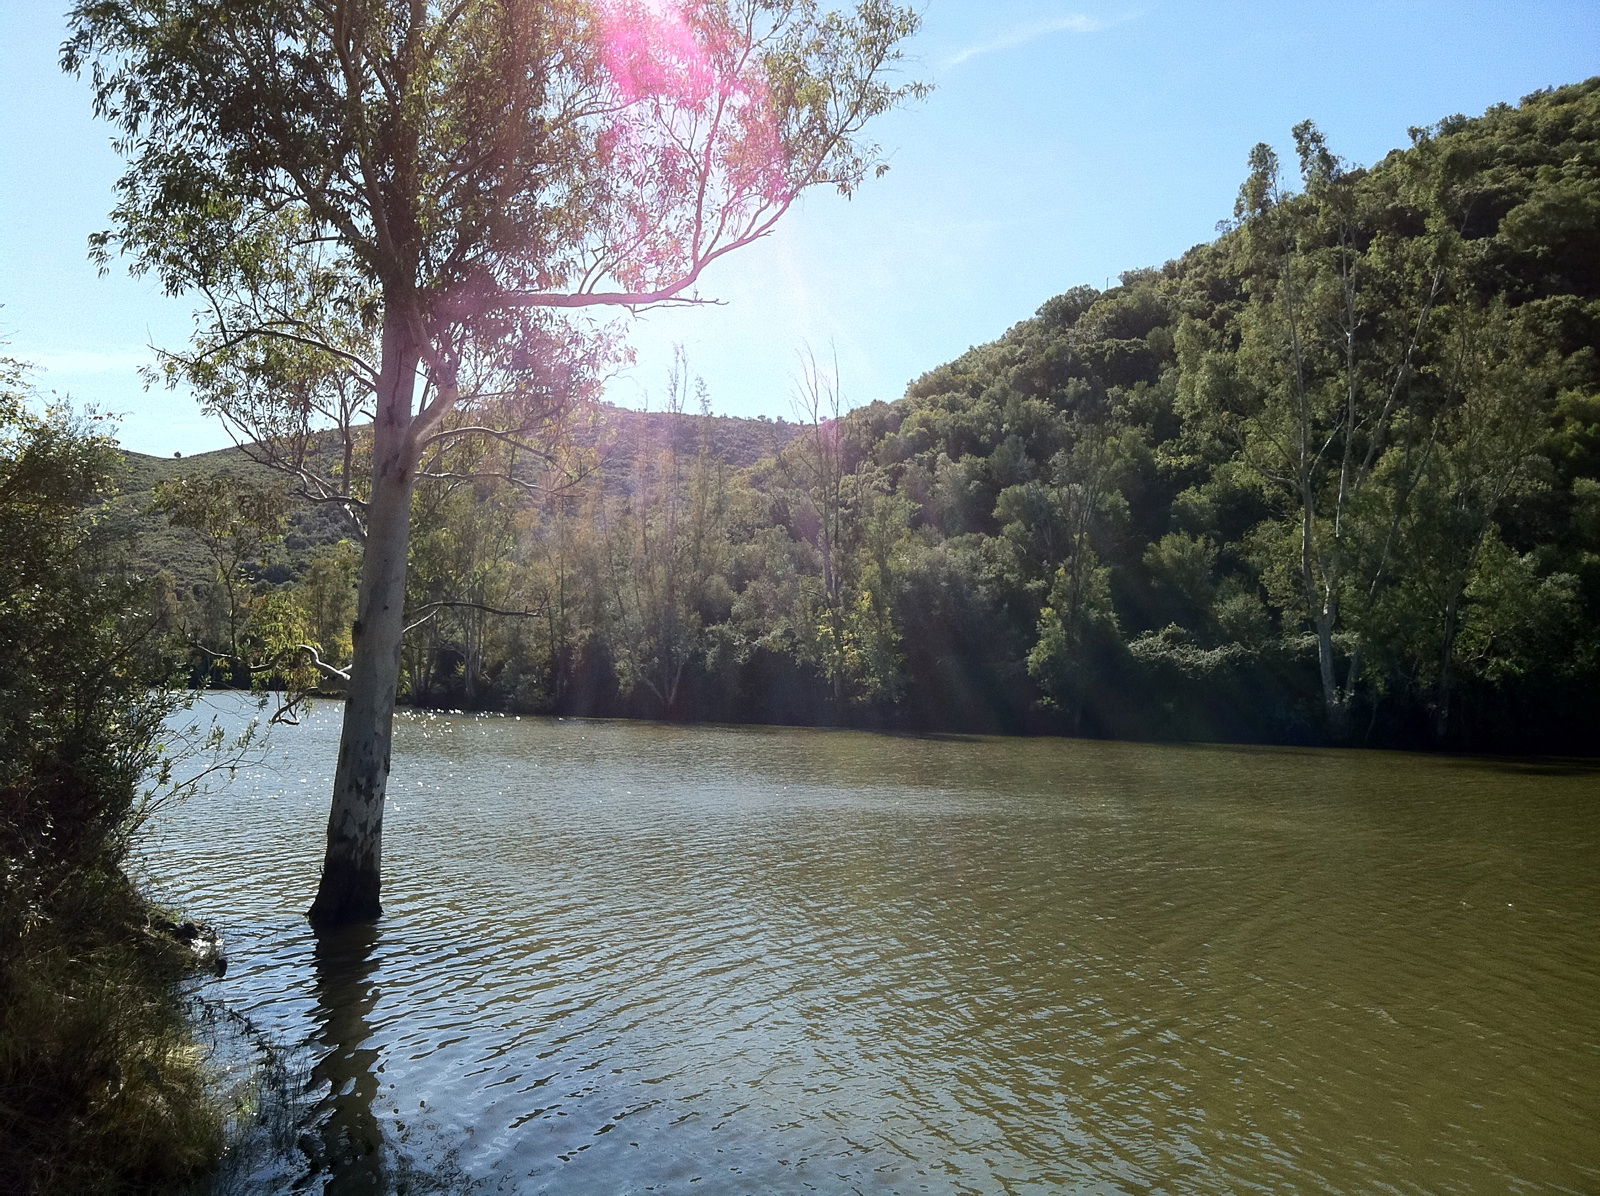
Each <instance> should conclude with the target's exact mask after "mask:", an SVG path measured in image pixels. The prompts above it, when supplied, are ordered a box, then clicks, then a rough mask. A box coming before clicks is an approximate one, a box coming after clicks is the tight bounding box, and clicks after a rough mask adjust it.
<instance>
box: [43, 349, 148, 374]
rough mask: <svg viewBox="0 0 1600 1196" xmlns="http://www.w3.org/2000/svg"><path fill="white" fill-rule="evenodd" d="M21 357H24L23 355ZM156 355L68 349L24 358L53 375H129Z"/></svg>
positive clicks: (146, 351)
mask: <svg viewBox="0 0 1600 1196" xmlns="http://www.w3.org/2000/svg"><path fill="white" fill-rule="evenodd" d="M18 356H21V355H20V354H19V355H18ZM153 356H154V354H152V353H151V352H150V351H149V350H148V349H145V350H143V351H132V350H128V351H106V350H103V349H81V350H68V351H67V352H64V353H34V354H32V355H31V356H26V357H24V360H26V361H27V362H28V363H29V364H31V365H33V366H36V367H37V368H38V369H40V370H43V371H45V372H48V373H52V374H57V373H59V374H126V373H132V372H133V371H135V370H137V369H139V368H140V367H141V366H146V365H149V364H150V361H151V359H152V357H153Z"/></svg>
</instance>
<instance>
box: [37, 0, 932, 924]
mask: <svg viewBox="0 0 1600 1196" xmlns="http://www.w3.org/2000/svg"><path fill="white" fill-rule="evenodd" d="M71 21H72V35H71V38H70V40H69V42H68V44H67V46H66V48H65V51H64V55H63V65H64V66H65V67H66V68H67V69H68V70H72V71H81V72H88V74H89V76H90V78H91V80H92V83H93V87H94V96H95V106H96V110H97V111H98V112H99V114H100V115H102V116H103V117H105V118H106V119H108V120H110V121H111V122H113V123H114V124H115V125H117V126H118V127H119V129H120V131H121V134H122V139H121V141H120V146H121V149H122V151H123V153H124V154H125V155H126V157H127V159H128V169H127V172H126V173H125V174H124V176H123V177H122V179H121V181H120V183H119V184H118V187H119V193H118V203H117V207H116V209H115V210H114V212H113V214H112V228H111V229H110V231H108V232H106V233H104V234H101V235H100V236H99V237H97V238H96V239H95V241H94V245H95V248H96V249H97V250H98V251H99V252H100V253H101V254H103V255H106V256H107V257H109V256H110V255H111V254H113V253H121V254H124V255H127V256H128V257H129V258H130V259H131V260H132V263H133V265H134V268H135V269H137V270H149V271H154V272H155V273H156V274H157V275H158V276H159V277H160V278H161V280H162V281H163V282H164V284H165V285H166V287H167V288H168V290H170V291H172V292H174V293H195V294H198V295H199V296H201V297H202V301H203V305H202V307H201V311H200V315H199V318H198V327H197V335H196V339H195V344H194V347H193V351H192V352H191V353H190V354H188V355H186V358H185V359H184V362H183V363H182V364H181V365H180V368H181V369H182V370H183V371H184V373H185V374H186V376H188V377H189V378H190V380H191V381H193V382H195V383H197V384H198V385H199V387H200V389H201V392H202V394H204V395H205V396H206V397H207V401H209V402H210V403H211V405H212V406H213V407H214V408H215V409H216V410H217V411H219V412H220V413H222V414H223V415H224V417H225V418H227V419H229V420H231V421H232V423H233V424H234V426H235V427H236V428H237V429H239V430H241V431H243V432H244V433H246V434H247V435H251V434H253V433H254V432H255V431H256V430H257V429H258V428H262V429H265V430H267V431H274V430H276V431H283V430H284V428H285V427H287V428H288V429H289V430H290V431H293V430H294V429H296V428H302V427H304V426H306V423H307V418H308V417H307V413H308V412H312V411H315V410H316V409H317V408H319V407H323V408H333V407H338V406H339V404H341V403H343V404H345V405H346V409H348V410H349V411H350V412H352V413H355V412H360V411H362V410H370V413H371V417H372V420H371V444H370V478H369V480H368V481H367V483H366V484H365V486H364V487H362V488H361V493H360V494H359V495H358V496H356V495H352V494H346V493H338V492H337V491H336V489H330V497H333V498H336V499H337V500H338V501H342V502H346V503H347V504H349V505H350V506H351V507H352V509H353V510H355V512H356V513H357V514H358V515H359V517H360V520H361V523H362V528H363V532H364V537H365V549H364V557H363V565H362V577H361V587H360V596H359V600H358V614H357V618H356V622H355V628H354V659H353V663H352V665H351V669H350V684H349V698H348V701H347V703H346V706H345V715H344V732H343V738H342V741H341V744H340V748H339V759H338V766H337V772H336V777H335V781H334V792H333V803H332V810H331V813H330V816H329V822H328V846H327V854H326V857H325V863H324V867H323V873H322V882H321V886H320V889H319V892H318V894H317V897H316V900H315V902H314V904H313V905H312V907H311V910H310V916H311V918H312V920H313V922H315V923H318V924H334V923H341V922H350V921H364V920H368V919H371V918H374V917H376V916H377V915H378V914H379V912H380V904H379V876H380V864H381V844H382V823H383V797H384V788H385V782H386V779H387V776H388V772H389V756H390V734H391V725H392V721H393V709H394V700H395V689H396V683H397V677H398V670H399V654H400V642H401V634H402V631H403V628H404V598H405V577H406V562H407V548H408V543H409V540H408V537H409V530H410V511H411V499H412V494H413V490H414V487H415V486H416V484H417V479H418V473H419V470H420V469H421V468H422V467H423V465H424V463H425V462H426V460H427V459H428V454H429V453H430V451H431V450H435V449H437V448H438V447H439V446H440V444H441V439H443V440H446V441H447V440H449V439H451V438H455V437H460V436H465V435H473V434H477V435H493V436H499V437H502V438H505V439H507V440H508V441H510V442H512V443H513V444H514V445H519V446H521V447H523V448H525V449H526V450H527V451H528V452H529V453H533V454H536V453H537V452H538V451H539V450H540V448H541V446H540V445H539V444H538V443H535V442H532V441H529V440H526V439H525V436H526V432H527V428H526V425H525V421H524V420H523V418H522V417H521V415H519V414H514V413H516V412H521V411H526V410H527V409H529V408H530V407H533V408H539V407H541V406H543V405H547V404H548V402H550V401H552V400H553V396H557V395H559V394H560V393H561V391H562V386H563V378H568V379H577V380H579V381H581V379H582V377H583V376H584V370H583V369H582V368H581V362H582V354H581V353H578V354H572V353H568V352H566V349H568V348H571V347H572V336H571V334H570V333H569V332H566V331H563V330H562V328H561V327H560V326H559V325H557V324H556V323H555V322H554V320H553V319H552V316H553V314H555V313H562V312H577V311H584V310H589V309H597V308H599V309H604V308H612V309H616V308H624V309H635V310H637V309H639V308H643V307H649V306H651V305H656V304H666V303H686V302H690V303H692V302H697V301H699V300H700V298H701V293H700V291H699V289H698V288H699V285H700V282H701V278H702V276H703V275H704V274H705V272H706V270H707V269H708V268H709V267H710V266H712V265H713V264H714V263H715V262H717V261H718V260H720V259H721V258H723V257H725V256H727V255H728V254H730V253H732V252H734V251H735V250H737V249H739V248H741V247H743V246H746V245H749V244H751V243H753V242H754V241H757V240H759V239H760V238H762V237H764V236H766V235H767V234H768V233H770V232H771V231H772V229H773V228H774V227H775V226H776V224H777V222H778V221H779V220H780V219H781V218H782V217H783V215H784V213H785V212H787V211H788V210H789V208H790V207H791V206H792V205H793V204H794V202H795V200H796V198H797V197H798V196H799V195H800V194H801V193H802V192H803V191H804V190H805V189H807V188H809V187H813V186H817V185H831V186H834V187H837V188H838V189H839V190H841V191H843V192H845V193H846V194H848V193H849V192H851V191H852V190H853V189H854V188H855V187H856V186H857V185H858V184H860V183H861V182H862V181H863V180H864V179H865V178H866V177H867V176H868V175H870V174H872V173H874V172H878V171H881V170H882V169H883V166H882V163H881V160H880V156H879V153H878V151H877V148H876V147H875V146H874V145H872V144H871V143H869V142H866V141H864V140H862V137H861V134H862V132H863V130H864V129H865V127H866V125H867V124H868V122H869V121H871V120H872V118H874V117H875V116H877V115H879V114H881V113H882V112H884V111H885V110H887V109H888V108H890V107H891V106H893V105H894V104H896V103H897V102H899V101H901V100H902V99H904V98H906V97H908V96H911V95H914V94H916V93H918V92H919V91H920V87H919V85H917V84H915V83H908V82H905V81H903V80H900V79H897V78H895V69H896V63H897V61H898V60H899V56H900V51H899V49H898V47H899V46H900V44H901V43H902V42H903V40H904V39H905V38H906V37H907V36H908V35H909V34H911V33H912V32H913V31H914V29H915V28H916V25H917V17H916V15H915V14H914V13H912V12H911V11H910V10H908V9H904V8H901V7H898V6H896V5H893V4H890V3H886V2H884V0H862V2H861V3H860V4H859V5H858V6H857V7H856V8H855V9H854V10H853V11H852V12H849V13H841V12H835V11H828V10H824V9H822V8H821V7H819V5H818V4H817V2H816V0H251V2H250V3H241V2H240V0H184V2H183V3H177V2H175V0H80V2H79V3H78V4H76V5H75V7H74V8H73V10H72V15H71ZM574 360H577V361H578V362H579V365H578V366H576V367H574V366H572V362H573V361H574ZM480 410H482V411H485V412H494V413H495V414H496V417H497V418H496V421H495V422H494V423H486V422H481V421H480V420H478V419H477V418H475V417H476V415H477V414H478V413H479V411H480ZM338 464H339V466H340V467H341V468H343V469H344V470H345V476H346V477H348V476H349V473H350V471H351V470H352V469H354V468H355V463H354V461H353V460H351V459H348V458H347V459H345V460H344V461H342V462H340V463H338ZM301 465H302V466H303V467H305V468H306V469H307V471H308V472H311V473H314V472H316V471H315V470H314V469H311V468H310V467H309V466H307V464H306V458H305V457H304V456H302V458H301Z"/></svg>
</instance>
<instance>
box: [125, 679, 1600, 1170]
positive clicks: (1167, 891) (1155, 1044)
mask: <svg viewBox="0 0 1600 1196" xmlns="http://www.w3.org/2000/svg"><path fill="white" fill-rule="evenodd" d="M206 708H207V709H208V710H212V711H217V712H219V713H220V717H221V718H222V719H223V720H224V722H225V723H227V724H228V725H234V726H237V725H242V722H243V721H244V720H245V719H246V717H247V716H248V714H249V712H250V709H251V708H250V707H249V706H248V704H247V703H246V701H245V700H244V699H243V698H242V697H240V696H238V695H220V696H217V697H214V698H212V699H211V700H210V701H209V703H208V704H207V707H206ZM339 715H340V710H339V707H338V706H337V705H336V704H332V703H329V704H325V705H320V706H318V707H317V708H316V709H315V711H314V712H313V713H312V714H311V716H310V717H309V718H308V719H307V721H306V723H305V724H304V725H303V726H300V727H295V728H287V729H279V730H275V731H274V732H273V736H272V741H271V746H270V749H269V751H268V753H267V757H268V762H267V763H266V764H265V765H263V766H261V767H258V768H254V769H251V770H249V771H247V772H241V773H240V774H239V775H238V776H237V778H236V779H235V780H233V781H232V782H230V783H228V784H227V785H226V786H224V787H222V788H220V789H219V790H218V791H217V792H215V793H213V794H212V795H210V796H208V797H204V798H198V799H195V800H193V801H191V802H189V803H187V804H185V805H183V806H181V807H178V808H176V809H173V810H170V811H167V812H165V813H164V814H163V815H162V817H161V818H160V819H159V821H158V823H157V824H156V826H155V827H154V828H153V830H152V833H151V834H150V836H149V839H148V842H147V844H146V847H145V850H144V854H143V862H142V870H143V874H144V876H145V877H146V878H147V879H148V882H149V884H150V885H151V887H152V888H153V889H154V890H156V892H157V893H158V894H159V895H161V896H163V897H165V898H166V899H168V900H171V901H173V902H175V903H176V904H178V905H179V906H180V907H181V908H182V910H183V911H184V913H185V914H186V916H190V917H195V918H199V919H202V920H207V921H212V922H215V923H216V924H217V925H218V927H219V928H220V929H221V930H222V932H223V934H224V936H225V938H226V941H227V946H228V950H229V959H230V967H229V970H228V973H227V976H226V977H225V978H224V979H222V980H220V981H215V982H211V983H209V984H208V985H207V987H206V989H205V992H206V993H207V995H208V997H209V998H210V999H211V1000H212V1001H215V1002H220V1003H221V1005H222V1006H224V1007H226V1008H227V1009H228V1010H231V1011H233V1012H235V1013H237V1014H238V1015H240V1016H241V1018H242V1019H245V1020H247V1021H248V1023H249V1024H250V1025H251V1026H252V1027H253V1030H252V1034H253V1035H254V1036H255V1037H256V1038H258V1039H264V1040H266V1041H268V1042H270V1043H271V1044H273V1045H274V1046H275V1048H277V1050H276V1054H275V1057H276V1058H277V1060H278V1061H279V1064H280V1066H281V1067H282V1069H283V1071H282V1074H281V1076H280V1080H281V1085H280V1087H281V1090H282V1093H281V1094H282V1097H283V1100H284V1101H285V1102H286V1103H284V1104H282V1106H281V1107H278V1108H275V1109H273V1110H270V1111H269V1115H268V1116H267V1117H266V1121H267V1122H268V1123H269V1124H268V1125H266V1126H264V1127H261V1128H258V1129H257V1131H256V1132H255V1133H254V1134H253V1135H251V1136H250V1137H249V1139H248V1140H247V1141H246V1143H245V1145H244V1146H243V1147H242V1148H241V1150H240V1151H239V1154H238V1156H237V1157H236V1158H235V1159H234V1160H233V1162H232V1165H231V1168H230V1170H229V1171H228V1172H227V1173H226V1174H225V1175H224V1176H223V1178H222V1179H221V1180H219V1184H218V1187H219V1190H244V1191H251V1190H257V1189H268V1190H291V1189H292V1190H296V1191H327V1192H369V1191H370V1192H376V1191H391V1190H405V1191H411V1192H450V1191H506V1192H538V1191H550V1192H605V1193H611V1192H669V1193H670V1192H690V1191H693V1192H706V1193H729V1192H752V1193H766V1192H821V1193H847V1192H866V1193H880V1192H882V1193H924V1192H928V1193H967V1192H975V1193H976V1192H982V1193H988V1192H997V1193H1024V1192H1040V1193H1042V1192H1059V1191H1086V1192H1137V1191H1146V1190H1149V1189H1151V1188H1160V1189H1165V1190H1180V1191H1194V1192H1241V1191H1263V1192H1266V1191H1270V1192H1283V1191H1296V1190H1299V1191H1392V1192H1429V1193H1434V1192H1466V1191H1496V1192H1501V1191H1517V1190H1526V1191H1533V1190H1539V1191H1549V1190H1560V1191H1574V1192H1593V1191H1596V1190H1600V1128H1597V1127H1600V766H1597V765H1594V764H1590V765H1584V764H1580V763H1572V762H1565V763H1563V762H1544V763H1540V762H1489V761H1479V760H1466V759H1452V758H1437V757H1422V756H1411V755H1401V754H1392V753H1358V752H1340V751H1305V750H1291V749H1262V748H1233V747H1211V746H1192V747H1185V746H1151V745H1144V744H1125V743H1096V742H1085V741H1077V740H1013V739H1005V740H1002V739H988V738H965V737H956V738H912V737H894V736H884V735H869V734H859V733H854V732H835V731H805V730H791V729H780V728H729V727H678V726H660V725H650V724H637V723H613V722H585V721H559V720H548V719H520V720H519V719H513V718H503V717H472V716H459V715H458V716H450V715H437V714H421V713H405V714H402V715H401V716H400V718H399V720H398V726H397V732H396V751H395V759H394V772H393V776H392V778H391V782H390V800H389V805H388V808H387V814H386V840H385V860H384V868H385V885H386V888H385V896H384V900H385V914H384V917H383V919H382V920H381V922H380V923H379V925H378V927H377V928H376V929H375V930H367V931H356V932H351V933H348V934H344V935H340V936H336V937H332V938H329V939H327V940H324V941H322V942H319V941H318V940H317V939H316V938H315V936H313V935H312V933H311V932H310V930H309V928H308V927H307V925H306V923H305V922H304V919H303V911H304V909H305V908H306V907H307V906H308V905H309V904H310V900H311V897H312V895H313V892H314V889H315V882H316V875H317V869H318V867H319V866H320V863H321V852H322V837H323V831H324V827H325V823H326V818H327V802H328V792H329V788H330V784H331V774H332V766H333V760H334V755H335V751H336V748H337V741H338V719H339Z"/></svg>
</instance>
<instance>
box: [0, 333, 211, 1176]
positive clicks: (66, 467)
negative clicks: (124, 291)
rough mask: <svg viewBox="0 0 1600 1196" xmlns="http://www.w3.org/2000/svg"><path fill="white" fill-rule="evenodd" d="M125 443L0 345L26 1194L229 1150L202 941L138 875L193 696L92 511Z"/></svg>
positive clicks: (5, 1008)
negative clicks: (191, 982) (199, 1030)
mask: <svg viewBox="0 0 1600 1196" xmlns="http://www.w3.org/2000/svg"><path fill="white" fill-rule="evenodd" d="M116 460H117V455H116V453H115V450H114V447H113V445H112V443H111V442H110V441H109V439H107V438H106V437H105V436H103V435H101V434H100V433H98V432H97V431H96V430H95V429H94V427H93V426H92V425H91V424H88V423H86V422H85V421H84V420H82V419H81V418H77V417H74V416H73V415H71V414H70V413H69V412H67V411H65V410H45V411H43V412H41V411H39V410H38V409H37V408H36V407H35V406H33V405H32V404H31V403H30V401H29V399H28V395H27V393H26V385H25V379H24V378H23V376H22V373H21V371H20V370H19V369H18V368H17V367H16V366H15V365H14V364H13V363H10V362H0V539H3V541H4V543H5V545H6V550H5V552H4V553H0V640H3V642H4V643H5V645H6V650H5V652H4V654H3V656H0V1174H3V1175H5V1176H6V1178H7V1182H8V1183H9V1184H11V1185H13V1186H15V1187H16V1188H17V1189H18V1190H21V1191H41V1192H44V1191H62V1192H72V1191H87V1190H102V1191H104V1190H122V1189H123V1188H124V1187H125V1186H127V1187H166V1186H170V1185H172V1184H174V1183H178V1182H180V1181H183V1180H185V1179H187V1178H189V1177H191V1176H192V1175H194V1174H195V1173H197V1172H198V1171H200V1170H202V1169H204V1168H205V1167H206V1166H207V1165H208V1164H209V1163H210V1161H211V1160H212V1159H213V1158H214V1157H215V1154H216V1152H217V1151H218V1149H219V1148H220V1131H221V1118H220V1115H219V1111H218V1110H216V1109H215V1108H213V1106H212V1104H211V1102H210V1101H209V1099H208V1097H207V1094H206V1087H205V1077H204V1073H203V1071H202V1069H201V1066H200V1060H199V1058H198V1056H197V1054H196V1053H195V1052H194V1050H193V1049H192V1047H190V1046H189V1044H188V1042H187V1036H186V1033H185V1029H184V1023H183V1019H182V1016H181V1012H180V1010H179V1008H178V1005H177V1002H176V1000H175V998H174V996H173V993H172V984H173V982H174V981H175V979H176V978H177V977H178V976H179V975H180V974H181V972H182V969H183V962H182V961H183V959H184V957H186V956H187V955H188V951H187V949H186V948H183V947H181V946H179V945H178V944H177V943H175V942H170V941H168V942H163V941H162V940H161V939H160V938H159V937H158V936H155V935H153V934H152V932H151V929H150V926H149V925H148V912H149V911H148V907H147V906H146V904H145V902H144V900H143V898H142V897H141V896H140V895H139V894H138V893H137V892H136V891H135V890H134V888H133V886H132V885H131V884H130V883H129V881H128V880H127V878H126V876H125V875H124V873H123V871H122V865H123V863H124V860H125V857H126V855H127V852H128V849H129V845H130V842H131V840H132V837H133V835H134V833H135V832H136V831H137V829H138V827H139V825H140V823H141V822H142V820H143V818H144V817H145V816H146V814H147V813H148V812H149V810H150V808H151V802H152V800H153V798H154V797H155V795H156V793H157V792H158V791H159V790H160V789H161V788H162V787H163V786H164V785H165V784H166V783H167V782H168V781H169V779H170V769H171V767H172V762H171V758H170V757H169V756H168V754H167V753H166V751H165V750H164V746H163V745H164V743H165V742H166V740H167V736H168V720H169V718H170V717H171V716H172V715H173V714H174V713H175V712H176V711H177V710H178V709H179V708H180V707H181V706H183V705H184V704H185V702H186V695H184V694H183V693H181V692H179V691H175V690H173V689H171V688H169V687H168V686H167V684H166V682H167V680H168V664H167V661H166V658H165V652H164V648H165V647H166V641H165V636H164V635H163V628H162V626H161V622H160V619H159V617H158V616H157V615H156V614H152V613H147V612H151V611H152V610H153V608H154V607H156V606H157V605H158V604H157V603H156V602H155V601H154V600H153V599H154V594H153V591H152V588H151V586H150V585H149V584H147V583H146V582H144V581H142V580H141V579H140V578H139V577H138V576H137V575H135V574H132V573H130V572H129V571H127V569H126V568H125V565H126V561H125V558H124V552H123V543H122V541H121V538H120V536H119V535H118V533H117V529H116V526H115V523H114V521H112V520H109V519H107V518H105V516H104V514H103V512H102V513H100V514H97V513H96V509H97V507H98V504H99V501H100V500H101V499H102V498H103V497H104V496H105V495H106V494H107V492H108V490H109V488H110V482H111V471H112V468H113V466H114V465H115V463H116Z"/></svg>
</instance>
